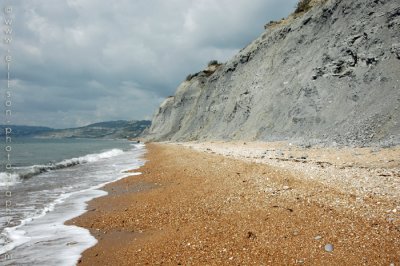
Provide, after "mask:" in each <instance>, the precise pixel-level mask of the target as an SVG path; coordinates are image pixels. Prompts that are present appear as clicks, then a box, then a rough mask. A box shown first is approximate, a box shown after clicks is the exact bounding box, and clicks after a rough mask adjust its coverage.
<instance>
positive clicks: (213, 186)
mask: <svg viewBox="0 0 400 266" xmlns="http://www.w3.org/2000/svg"><path fill="white" fill-rule="evenodd" d="M213 145H214V146H213ZM244 145H246V144H244ZM186 146H187V145H186ZM189 146H190V145H189ZM215 147H218V144H215V143H212V144H208V146H207V145H206V146H202V148H204V150H205V151H206V152H203V151H200V150H199V147H196V146H195V145H192V146H190V147H183V146H182V145H173V144H148V145H147V149H148V152H147V154H146V156H145V157H146V160H148V162H147V163H146V164H145V165H144V166H143V167H142V168H140V169H139V170H137V171H139V172H142V175H135V176H131V177H127V178H125V179H122V180H120V181H117V182H114V183H111V184H109V185H107V186H106V187H105V188H104V189H105V190H106V191H108V192H109V195H107V196H105V197H101V198H97V199H94V200H92V201H91V202H90V204H89V207H88V212H86V213H85V214H83V215H82V216H80V217H77V218H75V219H73V220H71V221H69V222H68V223H69V224H75V225H79V226H82V227H85V228H88V229H89V230H90V231H91V233H92V234H93V235H94V236H95V237H96V238H97V239H98V240H99V242H98V244H97V245H95V246H94V247H92V248H90V249H88V250H86V251H85V252H84V253H83V255H82V258H81V260H80V262H79V265H146V264H147V265H158V264H166V265H252V264H255V265H302V264H304V265H390V263H394V265H398V264H399V263H400V248H399V247H400V219H399V218H400V217H399V212H400V210H399V205H400V201H399V200H400V196H399V194H398V191H399V189H400V188H399V187H397V185H398V182H399V180H400V177H399V176H398V173H397V172H396V171H397V170H398V166H399V165H398V160H399V159H398V158H397V159H396V158H389V159H388V160H387V162H388V163H391V164H392V165H391V166H390V168H387V169H386V170H387V171H386V172H384V173H386V174H385V175H382V176H379V175H377V176H376V178H378V179H379V180H378V181H376V185H377V186H380V187H383V189H381V190H379V191H378V192H379V193H381V194H379V193H375V194H374V190H373V191H369V190H366V192H365V193H364V192H363V191H364V190H362V189H361V188H360V189H354V188H353V187H351V185H348V186H346V187H345V188H343V187H342V184H346V182H344V183H340V182H339V181H340V178H338V177H335V178H336V179H333V180H334V181H335V182H330V179H329V175H331V174H332V175H335V176H340V175H341V174H342V173H344V172H341V171H348V167H344V168H341V167H342V166H343V165H340V166H339V167H337V169H336V168H333V169H330V167H333V166H336V165H335V163H334V162H329V160H328V159H329V158H328V159H326V160H325V163H330V164H331V165H329V164H323V166H321V165H320V164H319V163H318V161H317V162H314V161H313V160H310V162H307V158H306V159H302V158H301V157H303V156H300V158H299V159H296V158H295V157H293V156H292V157H293V158H291V159H295V160H293V161H289V160H284V161H283V162H284V163H285V164H281V161H277V162H278V163H273V162H275V161H276V159H274V158H272V159H271V158H266V155H265V154H264V155H261V156H264V158H262V159H263V160H264V159H265V160H266V159H269V160H270V162H271V163H268V161H265V162H262V163H260V162H259V161H257V158H250V157H249V156H244V158H240V156H233V155H232V153H230V154H228V155H229V157H228V155H226V154H224V155H221V154H223V153H221V154H217V153H219V151H218V150H217V149H216V150H215V151H213V148H215ZM232 147H235V148H238V145H237V144H234V145H233V146H232ZM245 148H246V147H244V149H245ZM248 149H249V148H248ZM279 152H280V151H279ZM382 152H387V151H386V150H385V151H382ZM280 153H281V152H280ZM312 154H313V155H310V156H311V157H312V156H314V154H315V156H317V157H318V151H313V153H312ZM328 154H331V152H329V153H328ZM390 154H391V155H390V156H397V155H398V150H395V151H394V152H393V154H392V153H390ZM388 156H389V155H388ZM388 156H387V157H388ZM390 156H389V157H390ZM246 157H249V158H247V160H244V159H246ZM267 157H268V156H267ZM260 158H261V157H260ZM336 158H337V157H336ZM377 158H380V157H379V156H378V157H377ZM250 159H251V160H250ZM396 160H397V161H396ZM362 161H365V160H361V162H362ZM377 161H379V160H378V159H377ZM286 163H287V164H286ZM292 164H296V165H301V167H297V168H296V167H294V165H292ZM313 167H318V169H319V168H321V176H322V174H323V173H325V172H326V173H325V174H326V175H327V176H322V177H323V178H321V179H319V178H318V175H320V172H319V171H314V170H313V169H314V168H313ZM351 167H353V168H354V167H358V168H360V169H361V170H360V171H364V170H365V167H364V166H362V167H361V166H360V167H359V166H355V165H352V166H351ZM374 167H375V166H374ZM379 167H380V168H379V169H381V168H382V167H383V168H385V166H384V165H379ZM396 167H397V168H396ZM303 168H304V169H306V170H304V169H303ZM326 168H328V170H327V169H326ZM358 168H357V169H358ZM307 169H309V170H307ZM316 169H317V168H316ZM374 169H375V170H376V168H373V169H372V168H371V171H372V173H374V171H373V170H374ZM367 170H368V169H367ZM371 171H370V172H371ZM346 173H347V172H346ZM351 173H352V172H351ZM356 173H363V172H358V171H356ZM377 173H381V172H380V171H378V172H377ZM387 173H389V176H388V175H387ZM347 174H348V173H347ZM348 178H349V177H347V176H345V175H344V176H343V177H342V179H348ZM351 178H353V179H352V180H353V181H354V182H353V181H352V183H354V184H355V185H358V186H362V185H363V183H362V182H361V181H360V182H358V183H357V182H355V180H357V178H358V179H360V180H364V179H365V177H364V176H358V177H357V176H351ZM368 178H371V180H372V178H373V177H368ZM338 180H339V181H338ZM374 185H375V184H374ZM393 186H395V187H393ZM382 191H386V194H387V195H386V194H385V195H383V194H382V193H383V192H382ZM327 244H331V245H332V246H333V251H326V250H325V246H326V245H327Z"/></svg>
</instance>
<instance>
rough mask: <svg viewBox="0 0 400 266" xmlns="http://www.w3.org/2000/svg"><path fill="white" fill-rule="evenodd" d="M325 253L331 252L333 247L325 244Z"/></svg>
mask: <svg viewBox="0 0 400 266" xmlns="http://www.w3.org/2000/svg"><path fill="white" fill-rule="evenodd" d="M325 251H327V252H332V251H333V245H332V244H326V245H325Z"/></svg>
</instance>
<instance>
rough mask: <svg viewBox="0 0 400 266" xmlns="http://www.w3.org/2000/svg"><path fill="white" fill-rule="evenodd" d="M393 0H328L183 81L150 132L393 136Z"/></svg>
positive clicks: (399, 126) (399, 59)
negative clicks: (212, 66) (225, 59)
mask: <svg viewBox="0 0 400 266" xmlns="http://www.w3.org/2000/svg"><path fill="white" fill-rule="evenodd" d="M399 80H400V2H399V1H398V0H375V1H373V0H368V1H365V0H352V1H347V0H331V1H327V2H326V3H325V4H323V5H320V6H315V7H314V8H313V9H311V10H310V11H309V12H307V13H305V14H304V15H302V16H300V17H298V18H294V19H292V20H289V21H288V22H287V23H281V24H280V25H277V26H274V27H270V28H267V29H266V31H265V33H264V34H262V36H260V37H259V38H258V39H256V40H255V41H253V42H252V43H251V44H250V45H248V46H247V47H246V48H244V49H243V50H241V51H240V52H239V53H238V54H237V55H236V56H234V57H233V58H232V59H231V60H230V61H228V62H227V63H226V64H223V65H221V66H219V67H218V68H217V70H216V71H215V72H214V73H212V74H211V75H210V74H209V73H206V72H201V73H200V74H199V75H197V76H195V77H193V78H192V79H191V80H189V81H184V82H183V83H182V84H181V85H180V86H179V88H178V89H177V91H176V94H175V96H174V97H170V98H168V99H166V100H165V101H164V102H163V103H162V104H161V106H160V107H159V109H158V110H157V111H156V112H155V115H154V118H153V121H152V126H151V128H150V130H149V134H148V136H147V138H148V139H149V140H173V141H188V140H212V139H223V140H227V139H229V140H230V139H243V140H267V141H272V140H291V141H298V142H301V143H338V144H346V145H356V146H363V145H370V144H372V143H380V144H381V145H393V144H399V143H400V110H399V108H400V82H399Z"/></svg>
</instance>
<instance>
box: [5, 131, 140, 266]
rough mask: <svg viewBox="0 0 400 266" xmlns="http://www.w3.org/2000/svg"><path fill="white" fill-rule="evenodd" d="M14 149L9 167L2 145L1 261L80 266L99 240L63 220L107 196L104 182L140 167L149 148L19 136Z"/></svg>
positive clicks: (121, 142)
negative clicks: (99, 198) (79, 261)
mask: <svg viewBox="0 0 400 266" xmlns="http://www.w3.org/2000/svg"><path fill="white" fill-rule="evenodd" d="M11 147H12V150H11V152H10V161H11V163H12V169H11V170H6V163H7V161H6V160H8V159H7V158H6V151H5V146H4V147H2V151H3V153H5V155H4V156H2V157H3V158H2V159H3V164H2V170H1V172H0V206H1V207H0V265H41V266H42V265H46V266H47V265H50V266H51V265H57V266H58V265H76V263H77V261H78V260H79V258H80V254H81V253H82V252H83V251H84V250H86V249H87V248H89V247H91V246H93V245H95V244H96V243H97V240H96V239H95V238H94V237H93V236H92V235H90V233H89V231H88V230H87V229H84V228H81V227H77V226H70V225H68V226H67V225H64V222H65V221H67V220H70V219H72V218H74V217H77V216H79V215H81V214H82V213H84V212H85V211H86V207H87V202H88V201H89V200H91V199H93V198H96V197H100V196H104V195H106V194H107V192H105V191H103V190H101V189H100V188H101V187H102V186H104V185H105V184H107V183H110V182H113V181H116V180H119V179H121V178H123V177H125V176H127V175H128V174H127V173H126V171H127V170H132V169H138V168H140V166H142V165H143V164H144V160H143V154H144V153H145V146H144V145H143V144H140V143H135V142H130V141H128V140H103V139H101V140H99V139H39V138H19V139H16V140H15V139H13V143H12V145H11ZM133 174H140V173H138V172H137V173H133ZM129 175H132V173H130V174H129ZM7 205H9V206H7Z"/></svg>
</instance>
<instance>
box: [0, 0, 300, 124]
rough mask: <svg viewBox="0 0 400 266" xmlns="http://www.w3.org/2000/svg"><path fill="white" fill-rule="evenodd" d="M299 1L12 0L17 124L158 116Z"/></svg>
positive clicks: (3, 48)
mask: <svg viewBox="0 0 400 266" xmlns="http://www.w3.org/2000/svg"><path fill="white" fill-rule="evenodd" d="M296 2H297V1H296V0H251V1H247V0H236V1H228V0H219V1H217V0H169V1H165V0H135V1H128V0H119V1H99V0H64V1H48V0H30V1H21V0H19V1H9V4H10V5H11V6H12V7H13V16H14V20H13V25H12V28H13V42H12V44H11V45H10V48H11V54H12V56H13V62H12V65H11V77H12V79H13V83H12V84H13V95H12V101H13V111H14V113H13V117H12V123H13V124H25V125H45V126H50V127H55V128H63V127H73V126H82V125H86V124H89V123H93V122H98V121H106V120H115V119H126V120H134V119H150V118H151V116H152V114H153V112H154V110H155V109H156V108H157V106H158V105H159V103H160V102H161V101H162V100H163V99H164V98H165V97H166V96H168V95H172V94H174V91H175V89H176V87H177V86H178V85H179V83H180V82H181V81H182V80H183V79H184V78H185V77H186V75H187V74H189V73H193V72H197V71H199V70H201V69H203V68H204V67H205V66H206V64H207V62H208V61H209V60H211V59H217V60H219V61H222V62H224V61H226V60H228V59H229V58H230V57H231V56H232V55H234V54H235V53H236V52H237V51H238V50H239V49H241V48H243V47H244V46H246V45H247V44H248V43H249V42H250V41H252V40H253V39H254V38H255V37H257V36H258V35H259V34H260V33H261V32H262V31H263V25H264V24H265V23H267V22H268V21H270V20H275V19H280V18H282V17H285V16H287V15H288V14H289V13H290V12H291V11H293V9H294V6H295V3H296ZM6 4H7V3H4V4H3V5H4V6H5V5H6ZM2 16H3V14H2ZM3 27H4V25H3ZM6 49H8V47H7V45H5V44H4V43H3V44H2V50H3V51H6ZM2 84H3V85H4V84H5V80H4V79H3V80H2Z"/></svg>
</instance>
